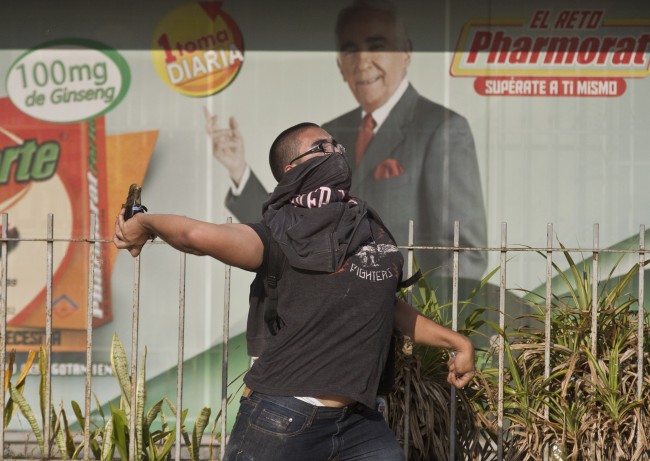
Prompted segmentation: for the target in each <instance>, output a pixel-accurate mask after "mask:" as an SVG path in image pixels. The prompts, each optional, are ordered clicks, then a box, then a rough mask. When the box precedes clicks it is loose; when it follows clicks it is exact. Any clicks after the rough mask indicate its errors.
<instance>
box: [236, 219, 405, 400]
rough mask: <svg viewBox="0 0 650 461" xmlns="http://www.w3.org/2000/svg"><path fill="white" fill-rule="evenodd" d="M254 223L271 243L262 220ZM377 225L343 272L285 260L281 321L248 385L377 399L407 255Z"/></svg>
mask: <svg viewBox="0 0 650 461" xmlns="http://www.w3.org/2000/svg"><path fill="white" fill-rule="evenodd" d="M250 226H251V227H252V228H253V229H254V230H255V231H256V232H257V233H258V235H259V236H260V238H261V239H262V242H263V243H264V245H265V247H266V246H267V245H268V240H267V239H268V238H270V237H269V236H268V233H267V232H265V230H264V229H263V228H262V227H261V226H264V224H262V223H258V224H252V225H250ZM372 231H373V238H372V239H371V240H370V241H368V242H367V243H365V244H363V245H361V246H360V247H359V248H357V249H356V250H355V251H353V252H352V254H351V255H350V256H349V257H348V258H347V259H346V261H345V263H344V264H343V266H342V267H341V268H340V269H339V270H338V271H337V272H334V273H324V272H311V271H305V270H299V269H294V268H293V267H290V266H289V265H288V264H286V265H285V271H284V273H283V275H282V278H281V279H280V281H279V284H278V304H277V311H278V316H279V317H280V318H281V320H282V328H281V329H280V330H279V331H278V332H277V334H276V335H274V336H269V338H268V343H267V346H266V348H265V350H264V352H263V353H262V354H261V355H260V357H259V358H258V359H257V360H256V361H255V363H254V364H253V366H252V367H251V369H250V370H249V372H248V373H247V374H246V376H245V378H244V382H245V383H246V385H247V386H248V387H250V388H251V389H253V390H255V391H258V392H262V393H265V394H271V395H284V396H312V397H315V396H317V395H322V394H330V395H340V396H345V397H349V398H351V399H354V400H356V401H358V402H361V403H363V404H364V405H367V406H369V407H372V406H374V403H375V397H376V394H377V387H378V385H379V380H380V377H381V374H382V370H383V369H384V365H385V363H386V358H387V356H388V353H389V345H390V339H391V334H392V331H393V311H394V304H395V291H396V288H397V284H398V283H399V282H400V280H401V277H402V265H403V262H404V260H403V257H402V254H401V252H400V251H399V249H398V248H397V247H396V246H395V243H394V242H393V241H392V240H391V238H390V236H389V235H388V234H387V233H386V232H385V230H384V229H383V228H382V227H381V226H379V225H377V224H376V223H374V222H373V223H372ZM266 263H267V262H266V261H264V262H263V264H262V266H263V267H264V265H265V264H266ZM260 270H262V269H260Z"/></svg>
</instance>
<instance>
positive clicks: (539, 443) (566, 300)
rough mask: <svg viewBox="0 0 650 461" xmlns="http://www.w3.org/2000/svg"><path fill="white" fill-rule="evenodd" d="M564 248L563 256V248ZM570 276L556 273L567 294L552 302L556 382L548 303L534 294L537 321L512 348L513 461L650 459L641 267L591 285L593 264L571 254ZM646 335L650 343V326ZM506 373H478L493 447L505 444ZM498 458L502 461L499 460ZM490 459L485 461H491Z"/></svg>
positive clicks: (529, 295)
mask: <svg viewBox="0 0 650 461" xmlns="http://www.w3.org/2000/svg"><path fill="white" fill-rule="evenodd" d="M562 248H564V247H562ZM563 254H564V256H565V259H566V261H567V263H568V265H569V269H568V270H567V271H566V272H563V271H562V270H560V268H559V267H558V266H557V265H555V264H554V268H555V270H556V271H557V272H558V274H559V278H560V280H561V281H562V282H563V283H562V284H561V285H557V286H555V287H554V293H553V295H552V302H551V313H552V315H551V325H550V373H549V376H548V378H545V377H544V375H545V341H546V336H545V335H546V333H545V328H544V320H545V315H546V311H545V309H546V302H545V297H544V296H542V295H540V294H538V293H534V292H526V299H527V300H528V302H529V304H530V306H531V309H532V313H531V314H529V315H530V317H531V319H532V321H531V322H529V323H528V326H527V327H525V328H521V329H519V330H518V331H515V332H512V333H507V332H500V334H501V335H502V338H503V340H504V351H505V354H504V357H505V376H504V383H505V388H504V437H503V438H504V445H505V446H504V458H505V459H506V460H529V459H530V460H538V459H540V460H541V459H543V456H544V453H547V454H548V455H549V456H551V458H550V459H557V460H574V461H578V460H592V459H603V460H610V459H611V460H615V459H646V460H647V459H649V455H648V450H649V445H648V440H647V436H646V437H642V446H641V447H638V444H637V432H638V431H639V430H640V431H641V434H646V435H647V434H650V407H649V405H648V402H647V399H646V400H645V401H644V400H643V399H638V398H637V384H638V383H637V380H638V378H637V376H638V374H637V372H638V360H637V359H638V357H637V356H638V352H637V349H638V339H639V338H638V320H639V316H644V315H645V314H644V313H643V312H641V313H639V312H637V311H636V307H637V306H638V304H637V299H636V296H635V294H634V293H632V290H631V285H632V282H633V280H634V279H635V277H637V276H638V271H639V265H638V264H635V265H634V266H632V267H631V268H630V269H629V270H628V271H627V272H626V273H625V275H623V276H622V277H618V278H615V277H613V274H614V272H615V269H616V265H614V267H613V268H612V269H611V271H610V272H609V274H608V276H607V278H606V279H605V280H604V281H602V282H600V283H599V285H598V286H597V287H593V286H592V276H591V273H590V271H591V265H590V264H586V263H584V262H583V263H582V264H578V263H576V262H575V261H574V260H573V258H572V257H571V255H570V254H569V252H568V251H565V252H564V253H563ZM594 288H595V291H596V300H595V301H596V306H597V319H596V320H597V330H596V338H595V339H596V345H597V350H596V353H595V354H594V353H593V351H592V296H593V292H594ZM643 334H644V336H646V337H647V336H648V335H650V327H649V326H648V323H647V321H646V322H645V328H644V333H643ZM645 344H646V346H645V350H644V351H643V358H642V363H643V374H644V376H645V377H646V378H645V379H644V381H643V383H642V395H650V380H648V379H647V376H648V375H649V374H650V361H649V360H648V357H649V355H650V354H649V348H648V344H647V342H646V343H645ZM498 379H499V377H498V373H497V370H496V369H495V368H494V366H493V365H492V364H491V363H490V362H486V363H485V366H484V367H482V368H481V369H479V371H478V373H477V377H476V379H475V383H474V386H473V389H472V395H471V401H472V404H473V407H474V410H475V411H476V413H477V420H478V422H479V424H480V425H481V427H482V430H483V433H484V435H485V438H486V440H488V441H491V442H496V438H497V408H498ZM492 458H495V456H494V454H492ZM492 458H490V457H489V456H488V457H486V458H484V459H492Z"/></svg>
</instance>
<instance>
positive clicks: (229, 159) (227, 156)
mask: <svg viewBox="0 0 650 461" xmlns="http://www.w3.org/2000/svg"><path fill="white" fill-rule="evenodd" d="M203 115H204V116H205V132H206V133H207V135H208V136H209V137H210V139H211V140H212V155H214V158H216V159H217V160H218V161H219V162H220V163H221V164H222V165H223V166H224V167H225V168H226V170H228V175H230V179H232V180H233V182H234V183H235V184H237V185H239V184H240V183H241V179H242V176H243V175H244V171H246V158H245V155H244V138H243V137H242V135H241V132H240V131H239V126H238V125H237V120H235V117H230V120H229V128H221V127H220V126H219V120H218V116H217V115H212V114H211V113H210V111H209V110H208V109H207V108H205V107H204V108H203Z"/></svg>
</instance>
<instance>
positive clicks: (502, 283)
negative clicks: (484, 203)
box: [497, 222, 508, 461]
mask: <svg viewBox="0 0 650 461" xmlns="http://www.w3.org/2000/svg"><path fill="white" fill-rule="evenodd" d="M507 241H508V226H507V224H506V223H505V222H502V223H501V261H500V271H499V328H500V330H501V332H500V334H499V336H498V338H499V390H498V408H497V440H498V442H497V459H498V460H499V461H502V460H503V394H504V387H505V385H504V377H503V372H504V353H505V329H506V316H505V310H506V263H507V250H506V246H507Z"/></svg>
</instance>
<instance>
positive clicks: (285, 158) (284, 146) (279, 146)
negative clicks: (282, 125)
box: [269, 122, 320, 181]
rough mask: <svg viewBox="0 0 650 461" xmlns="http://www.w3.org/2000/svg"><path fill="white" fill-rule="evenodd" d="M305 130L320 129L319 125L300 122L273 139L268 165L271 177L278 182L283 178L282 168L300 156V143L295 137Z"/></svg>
mask: <svg viewBox="0 0 650 461" xmlns="http://www.w3.org/2000/svg"><path fill="white" fill-rule="evenodd" d="M307 128H320V125H317V124H316V123H311V122H302V123H299V124H297V125H294V126H292V127H289V128H287V129H286V130H284V131H283V132H282V133H280V134H279V135H278V137H277V138H275V141H273V144H271V149H270V150H269V164H270V165H271V172H272V173H273V177H274V178H275V179H276V180H277V181H280V179H282V176H284V167H285V166H287V165H288V164H289V162H290V161H291V159H292V158H294V157H297V156H298V155H300V154H301V152H298V148H299V147H300V142H299V141H298V139H297V135H298V134H300V133H301V132H303V131H304V130H306V129H307Z"/></svg>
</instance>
